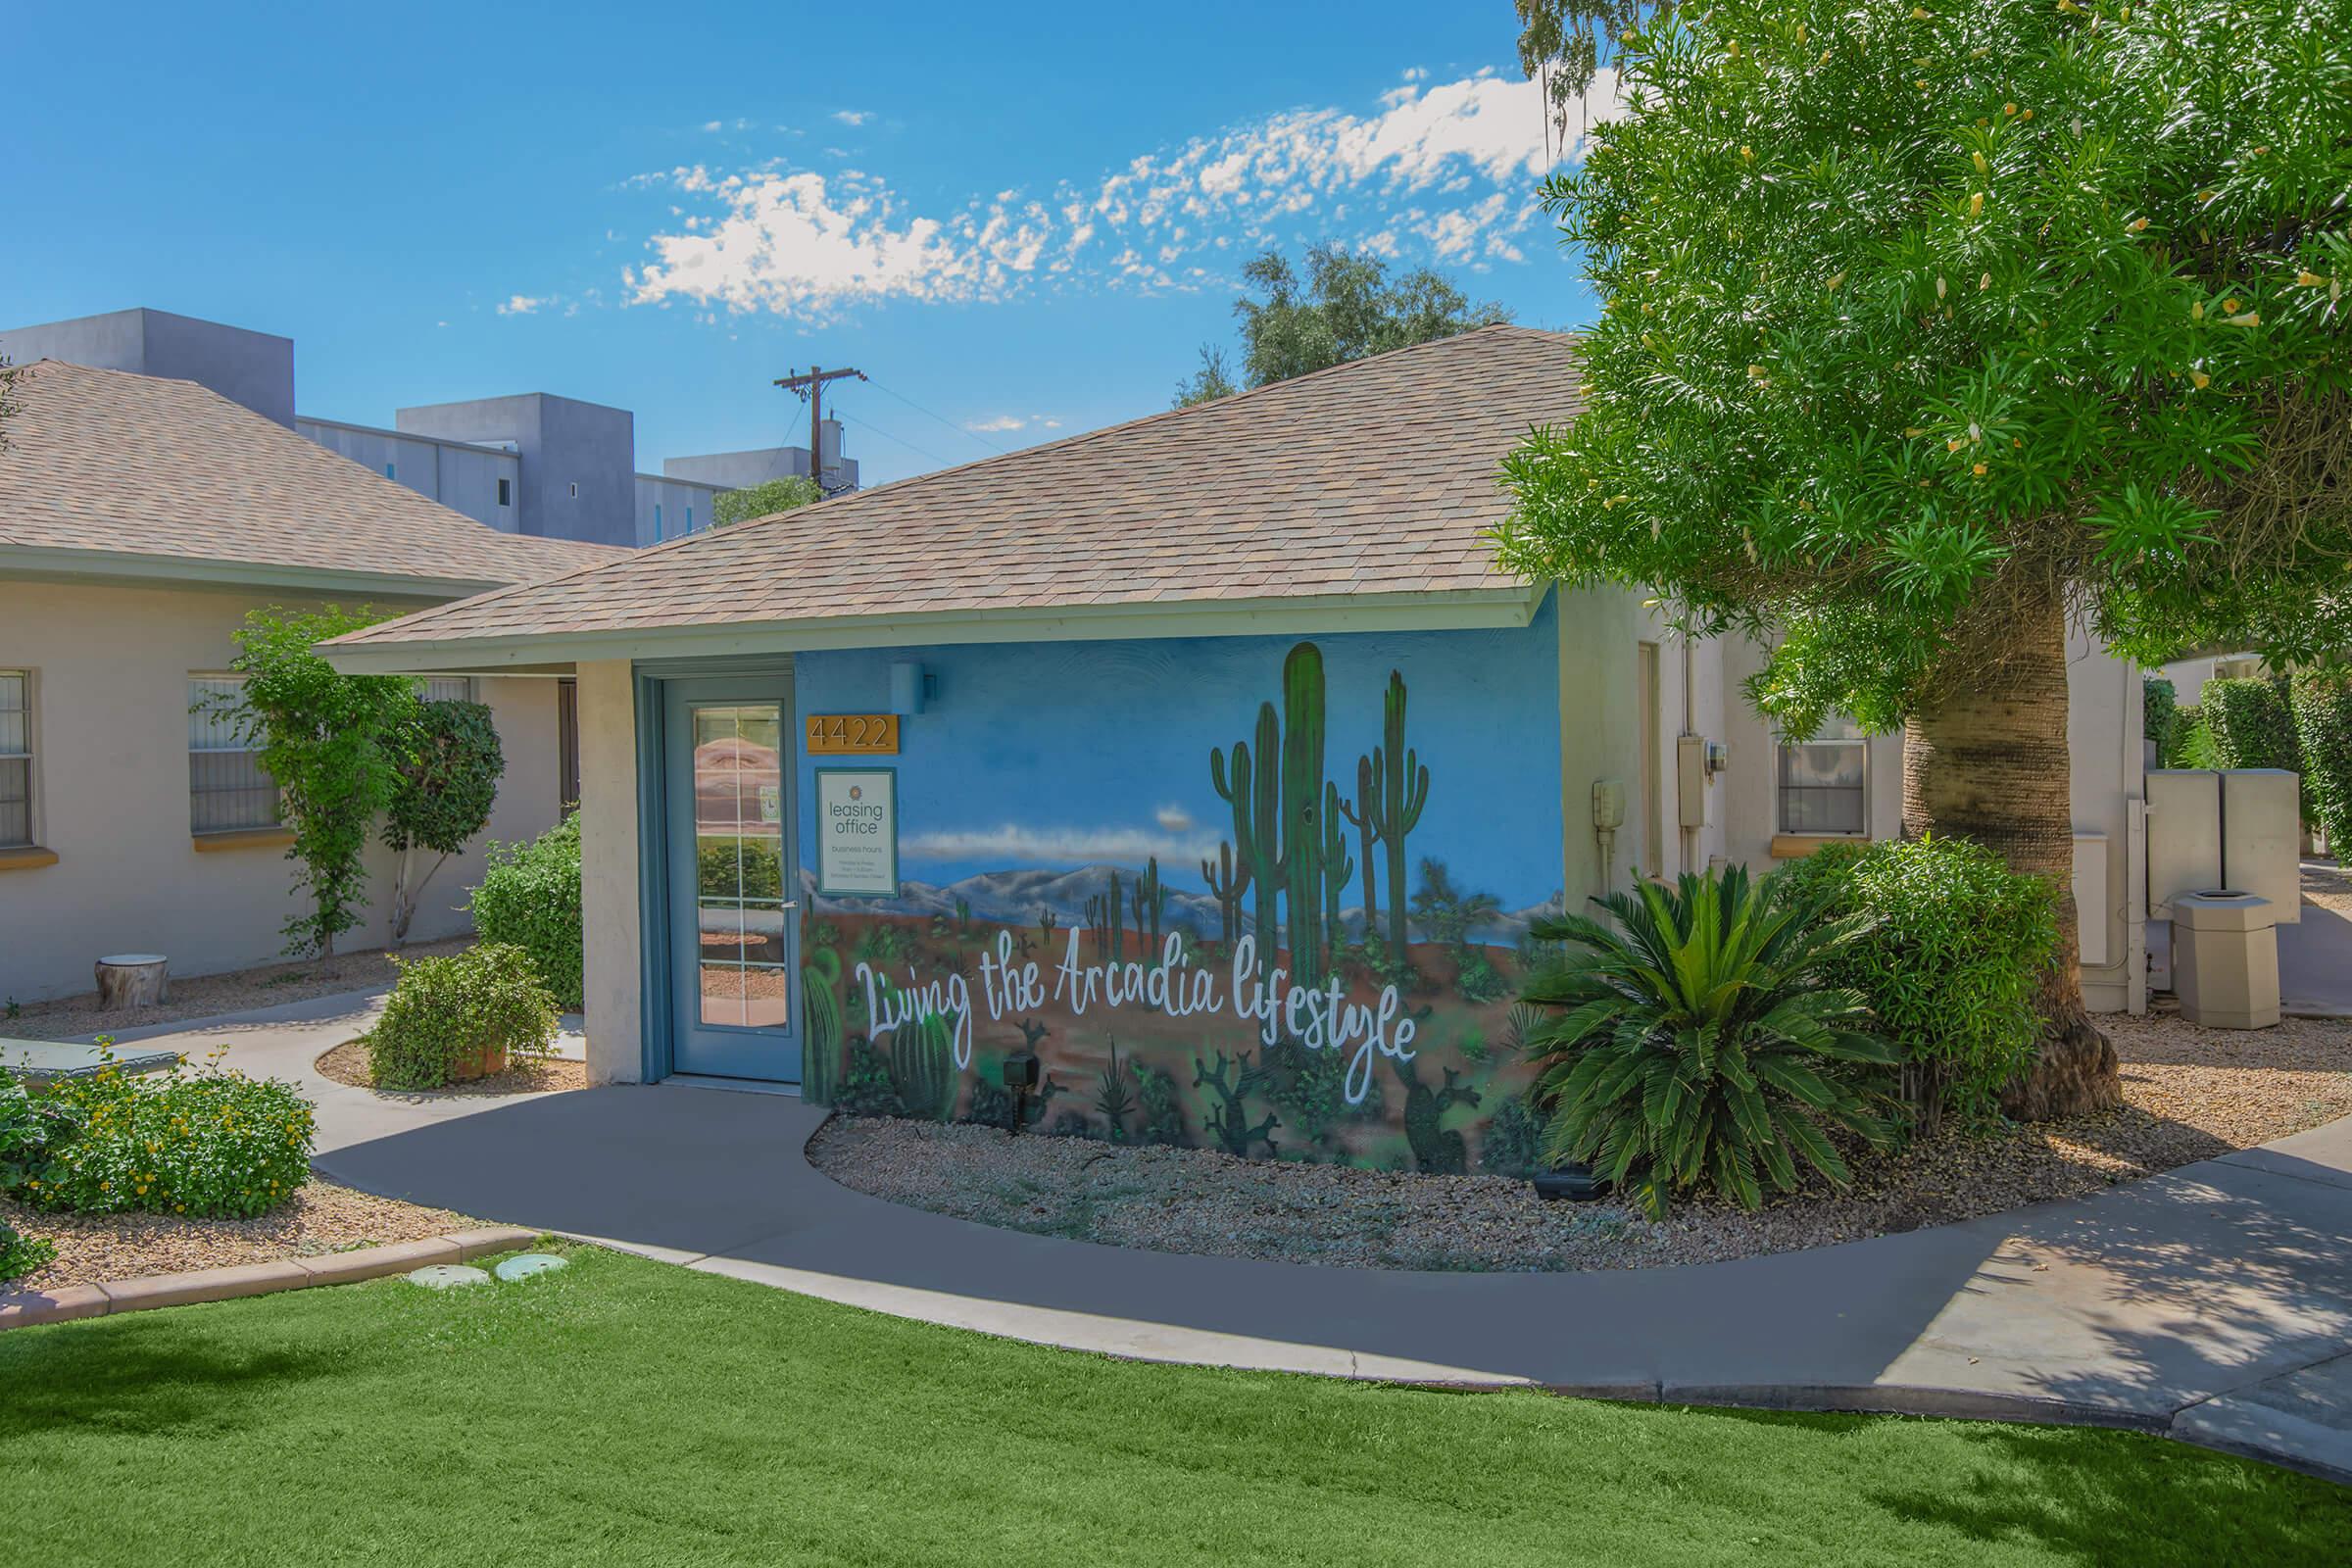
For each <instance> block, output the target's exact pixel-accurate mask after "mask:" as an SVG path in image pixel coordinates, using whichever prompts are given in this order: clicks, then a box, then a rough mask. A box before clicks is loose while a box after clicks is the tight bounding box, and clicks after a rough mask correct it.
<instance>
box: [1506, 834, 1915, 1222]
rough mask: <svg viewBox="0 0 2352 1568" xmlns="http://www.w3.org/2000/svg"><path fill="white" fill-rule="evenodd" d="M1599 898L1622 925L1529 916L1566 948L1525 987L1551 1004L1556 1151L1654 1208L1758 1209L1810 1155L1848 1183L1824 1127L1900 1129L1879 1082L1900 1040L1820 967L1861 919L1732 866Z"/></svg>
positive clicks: (1536, 1031)
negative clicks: (1827, 915) (1675, 1202)
mask: <svg viewBox="0 0 2352 1568" xmlns="http://www.w3.org/2000/svg"><path fill="white" fill-rule="evenodd" d="M1593 902H1594V903H1595V904H1597V905H1598V906H1599V907H1601V908H1602V909H1603V910H1604V911H1606V913H1607V914H1608V915H1609V917H1610V923H1608V924H1603V923H1602V922H1600V921H1598V920H1593V919H1589V918H1586V917H1584V916H1581V915H1569V916H1566V917H1564V918H1561V919H1556V920H1540V921H1537V922H1536V923H1535V925H1534V927H1533V933H1534V935H1536V936H1537V937H1539V938H1542V939H1544V940H1546V941H1555V942H1562V943H1567V944H1569V945H1570V951H1569V954H1568V956H1567V957H1566V958H1565V959H1563V960H1562V961H1561V962H1560V963H1558V964H1556V965H1554V966H1552V967H1551V968H1549V969H1547V970H1545V971H1544V972H1543V973H1542V974H1540V975H1538V976H1537V977H1536V978H1535V979H1534V980H1533V981H1532V982H1531V983H1530V985H1529V987H1528V989H1527V993H1526V1000H1527V1001H1529V1002H1531V1003H1536V1004H1540V1005H1543V1006H1544V1007H1545V1008H1546V1009H1547V1011H1546V1012H1545V1015H1544V1019H1543V1021H1542V1022H1541V1023H1539V1024H1537V1025H1536V1026H1535V1027H1533V1028H1532V1029H1530V1030H1529V1031H1528V1039H1527V1046H1526V1050H1527V1054H1528V1055H1529V1056H1530V1057H1531V1058H1533V1059H1534V1060H1535V1061H1536V1062H1537V1063H1538V1064H1539V1065H1540V1066H1541V1067H1542V1068H1543V1072H1542V1076H1541V1077H1540V1078H1539V1080H1538V1082H1537V1085H1536V1090H1535V1098H1536V1101H1537V1103H1539V1104H1541V1105H1543V1106H1544V1107H1546V1108H1547V1109H1548V1110H1549V1112H1550V1120H1549V1124H1548V1126H1547V1127H1546V1129H1545V1134H1544V1152H1545V1155H1546V1156H1547V1157H1548V1158H1549V1159H1550V1160H1553V1161H1558V1160H1562V1159H1572V1160H1578V1161H1582V1162H1584V1163H1587V1164H1589V1165H1591V1166H1592V1167H1593V1170H1594V1171H1595V1172H1596V1173H1597V1174H1599V1175H1601V1176H1604V1177H1606V1178H1608V1179H1609V1180H1610V1181H1611V1182H1613V1183H1614V1184H1615V1185H1616V1186H1617V1188H1618V1190H1619V1191H1620V1192H1622V1193H1625V1194H1627V1195H1628V1196H1630V1197H1632V1198H1633V1199H1635V1200H1636V1201H1638V1202H1640V1203H1641V1205H1642V1208H1643V1209H1644V1210H1646V1211H1647V1213H1648V1214H1649V1216H1650V1217H1651V1218H1652V1219H1658V1218H1663V1217H1664V1215H1665V1213H1666V1209H1667V1204H1668V1202H1669V1200H1670V1199H1671V1198H1672V1197H1673V1196H1674V1195H1677V1194H1682V1193H1688V1192H1691V1191H1693V1190H1698V1189H1712V1190H1713V1191H1715V1192H1718V1193H1721V1194H1723V1195H1724V1196H1725V1197H1728V1198H1730V1199H1731V1200H1732V1201H1735V1202H1737V1203H1739V1204H1740V1206H1741V1207H1743V1208H1754V1207H1756V1206H1757V1205H1758V1204H1759V1203H1761V1202H1762V1201H1763V1186H1764V1184H1765V1183H1766V1182H1769V1183H1771V1184H1772V1186H1773V1187H1774V1188H1776V1189H1778V1190H1780V1191H1782V1192H1789V1191H1792V1190H1793V1189H1794V1188H1795V1187H1796V1185H1797V1173H1798V1164H1799V1162H1800V1161H1801V1162H1802V1163H1803V1164H1804V1165H1807V1166H1810V1167H1811V1168H1812V1169H1814V1170H1816V1171H1819V1172H1820V1173H1821V1174H1822V1175H1823V1176H1825V1177H1827V1178H1829V1180H1830V1181H1831V1182H1833V1183H1834V1184H1837V1185H1838V1186H1843V1185H1845V1184H1846V1183H1847V1182H1848V1181H1849V1180H1850V1179H1851V1178H1850V1175H1849V1173H1848V1171H1847V1169H1846V1164H1845V1161H1844V1160H1843V1159H1842V1158H1841V1157H1840V1156H1839V1155H1838V1150H1837V1148H1836V1146H1835V1145H1834V1144H1833V1143H1832V1142H1831V1140H1830V1138H1829V1137H1828V1136H1827V1129H1828V1128H1830V1127H1840V1128H1843V1129H1845V1130H1846V1131H1848V1132H1850V1133H1853V1134H1854V1135H1856V1136H1857V1137H1859V1138H1861V1139H1862V1140H1863V1141H1864V1142H1865V1143H1867V1144H1869V1145H1870V1146H1871V1147H1872V1148H1882V1147H1885V1146H1886V1145H1887V1143H1888V1142H1889V1141H1890V1140H1891V1139H1892V1137H1893V1128H1892V1126H1891V1125H1890V1124H1889V1123H1888V1122H1887V1120H1886V1119H1885V1118H1884V1117H1883V1116H1882V1115H1881V1114H1880V1113H1879V1107H1880V1106H1881V1105H1883V1104H1885V1103H1887V1102H1886V1101H1885V1099H1884V1097H1883V1096H1882V1095H1881V1094H1879V1093H1878V1092H1877V1090H1876V1089H1875V1088H1874V1086H1873V1085H1872V1083H1871V1079H1872V1078H1873V1077H1874V1076H1875V1075H1876V1074H1877V1072H1878V1070H1879V1069H1882V1068H1884V1067H1887V1066H1888V1065H1891V1064H1892V1063H1893V1062H1894V1061H1895V1060H1896V1054H1895V1052H1894V1050H1893V1048H1892V1047H1891V1046H1890V1045H1888V1043H1887V1042H1886V1041H1885V1040H1882V1039H1880V1038H1878V1037H1877V1036H1875V1035H1872V1034H1870V1033H1868V1032H1867V1030H1868V1028H1869V1025H1870V1024H1871V1022H1872V1018H1871V1012H1870V1008H1869V1005H1868V1004H1866V1003H1865V1002H1864V1001H1863V999H1862V996H1861V994H1860V993H1859V992H1855V991H1849V990H1844V989H1840V988H1838V987H1835V986H1831V985H1828V984H1826V983H1825V982H1824V981H1823V980H1822V978H1821V969H1822V966H1823V965H1824V964H1825V963H1827V962H1828V961H1829V960H1830V959H1831V958H1832V957H1834V956H1836V955H1837V954H1838V953H1839V952H1840V951H1841V950H1843V949H1844V948H1845V947H1846V946H1847V945H1848V944H1850V943H1852V942H1853V941H1854V940H1855V939H1856V938H1857V937H1859V936H1860V935H1861V934H1862V932H1863V931H1864V930H1865V929H1866V928H1867V921H1866V920H1864V919H1848V920H1838V921H1823V920H1820V919H1818V918H1816V917H1815V916H1814V915H1813V914H1812V913H1811V911H1810V910H1808V909H1805V908H1801V907H1799V908H1790V907H1779V906H1777V905H1776V903H1775V901H1774V900H1772V899H1771V898H1769V897H1767V896H1766V894H1765V893H1764V892H1763V890H1762V888H1761V887H1760V886H1758V885H1757V884H1754V883H1752V882H1750V880H1749V879H1748V875H1747V873H1746V871H1745V870H1743V869H1741V868H1740V867H1737V866H1734V867H1731V868H1730V869H1727V870H1725V871H1723V872H1721V873H1720V874H1718V873H1712V872H1710V873H1709V874H1707V875H1705V876H1689V875H1687V876H1685V877H1683V878H1682V880H1681V882H1680V883H1679V884H1678V885H1676V886H1675V887H1672V888H1667V887H1664V886H1660V885H1658V884H1656V883H1648V882H1645V883H1642V885H1641V886H1640V888H1639V889H1638V891H1636V892H1634V893H1630V894H1629V893H1612V894H1610V895H1608V896H1607V897H1606V898H1601V899H1596V900H1594V901H1593Z"/></svg>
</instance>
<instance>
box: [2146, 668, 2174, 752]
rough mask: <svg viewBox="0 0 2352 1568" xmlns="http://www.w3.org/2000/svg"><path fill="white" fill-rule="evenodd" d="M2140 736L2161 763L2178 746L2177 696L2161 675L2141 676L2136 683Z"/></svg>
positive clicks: (2170, 683) (2170, 684)
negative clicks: (2148, 743)
mask: <svg viewBox="0 0 2352 1568" xmlns="http://www.w3.org/2000/svg"><path fill="white" fill-rule="evenodd" d="M2139 713H2140V733H2141V734H2142V736H2144V737H2145V738H2146V739H2147V740H2148V741H2149V742H2150V743H2151V744H2152V745H2153V746H2154V747H2155V748H2156V756H2157V758H2158V760H2160V761H2161V760H2162V759H2164V758H2167V757H2170V756H2172V755H2173V748H2174V747H2175V746H2177V745H2178V744H2180V739H2179V732H2180V693H2179V692H2178V691H2176V690H2175V689H2174V687H2173V683H2172V682H2171V681H2169V680H2166V679H2165V678H2164V677H2163V676H2162V675H2143V676H2141V677H2140V681H2139Z"/></svg>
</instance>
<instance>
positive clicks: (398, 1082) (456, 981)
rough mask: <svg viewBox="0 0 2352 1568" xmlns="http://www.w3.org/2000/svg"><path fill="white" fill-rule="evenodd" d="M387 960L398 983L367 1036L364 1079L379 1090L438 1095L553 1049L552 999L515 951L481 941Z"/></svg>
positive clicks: (527, 959)
mask: <svg viewBox="0 0 2352 1568" xmlns="http://www.w3.org/2000/svg"><path fill="white" fill-rule="evenodd" d="M392 961H393V962H394V963H395V964H397V965H399V967H400V983H399V984H398V985H396V986H394V987H393V988H392V997H391V1000H390V1001H389V1002H387V1003H385V1004H384V1015H383V1016H382V1017H381V1018H378V1019H377V1020H376V1022H375V1027H374V1028H372V1029H370V1030H368V1075H369V1076H370V1077H372V1078H373V1079H374V1080H375V1086H376V1087H377V1088H378V1089H438V1088H440V1087H441V1086H442V1085H444V1084H447V1083H449V1082H451V1081H453V1080H455V1079H460V1078H475V1077H480V1076H481V1075H482V1074H483V1073H485V1072H495V1071H497V1070H498V1069H499V1068H500V1067H501V1066H503V1065H505V1063H506V1062H507V1060H508V1059H509V1058H511V1057H515V1056H543V1055H545V1054H547V1053H548V1052H549V1051H550V1050H551V1049H553V1047H554V1046H555V1043H556V999H555V998H554V997H552V996H550V995H548V990H547V987H546V986H544V985H542V984H540V983H539V973H538V970H536V969H535V968H533V967H532V964H531V956H530V955H529V954H527V953H525V952H523V951H522V949H520V948H516V947H510V946H508V945H507V944H505V943H499V942H484V943H481V944H480V945H478V946H476V947H472V948H468V949H467V950H466V952H464V953H453V954H450V955H449V956H446V957H439V958H417V959H414V960H408V961H404V960H402V959H399V958H394V959H393V960H392Z"/></svg>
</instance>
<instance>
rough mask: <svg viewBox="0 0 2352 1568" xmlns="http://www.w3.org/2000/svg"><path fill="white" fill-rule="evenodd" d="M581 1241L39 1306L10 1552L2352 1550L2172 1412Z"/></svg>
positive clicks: (1172, 1554)
mask: <svg viewBox="0 0 2352 1568" xmlns="http://www.w3.org/2000/svg"><path fill="white" fill-rule="evenodd" d="M572 1257H573V1265H572V1266H571V1267H570V1268H568V1269H566V1270H564V1271H563V1272H561V1273H558V1274H555V1275H551V1276H544V1277H541V1278H538V1279H534V1280H529V1281H524V1282H519V1283H515V1284H500V1285H492V1286H477V1287H472V1288H470V1289H463V1290H455V1291H449V1292H443V1293H434V1292H428V1291H424V1290H420V1289H418V1288H417V1287H415V1286H412V1285H409V1284H407V1283H405V1282H403V1281H399V1280H386V1281H380V1282H377V1283H374V1284H370V1285H361V1286H348V1287H343V1288H340V1289H333V1290H317V1291H308V1292H301V1293H296V1294H292V1295H286V1296H278V1297H270V1298H265V1299H250V1300H242V1301H228V1302H222V1303H220V1304H217V1305H211V1306H199V1307H183V1308H178V1309H175V1310H171V1311H162V1312H149V1313H142V1314H139V1315H136V1316H125V1317H122V1318H116V1319H97V1320H93V1321H88V1322H81V1323H68V1324H60V1325H56V1326H53V1327H48V1328H37V1329H25V1330H20V1331H17V1332H13V1333H10V1334H7V1335H0V1544H5V1546H6V1548H7V1551H6V1557H7V1560H9V1561H13V1562H22V1563H38V1564H42V1565H44V1568H54V1565H59V1564H67V1563H104V1564H110V1565H112V1564H123V1563H137V1562H155V1563H174V1564H180V1563H232V1562H233V1563H271V1562H300V1563H305V1564H321V1563H344V1562H354V1563H431V1564H441V1563H473V1564H481V1563H504V1562H549V1563H593V1564H597V1565H599V1568H619V1565H626V1564H639V1563H660V1564H672V1563H679V1564H687V1563H691V1564H710V1563H760V1564H773V1563H799V1562H812V1563H921V1564H936V1563H967V1562H968V1563H989V1564H999V1563H1027V1562H1051V1563H1083V1564H1094V1563H1149V1564H1155V1565H1157V1564H1177V1563H1218V1564H1235V1563H1255V1562H1299V1563H1324V1562H1329V1563H1345V1564H1349V1565H1358V1564H1377V1563H1400V1564H1414V1565H1439V1564H1453V1563H1466V1564H1480V1565H1489V1564H1506V1563H1542V1564H1548V1565H1558V1564H1577V1563H1602V1564H1607V1565H1609V1568H1642V1565H1648V1564H1675V1565H1686V1564H1705V1563H1739V1564H1752V1563H1801V1564H1806V1565H1808V1568H1824V1565H1831V1564H1842V1563H1856V1564H1859V1563H1872V1564H1878V1563H1888V1562H1900V1563H1905V1564H1929V1563H1965V1564H1968V1565H1970V1568H1992V1565H1996V1564H2011V1563H2049V1562H2063V1563H2131V1564H2161V1563H2182V1564H2191V1563H2193V1564H2220V1563H2265V1564H2276V1563H2301V1562H2310V1563H2336V1564H2340V1563H2342V1562H2344V1561H2346V1560H2348V1558H2352V1492H2347V1491H2345V1490H2343V1489H2338V1488H2335V1487H2331V1486H2329V1485H2327V1484H2326V1483H2324V1482H2320V1481H2315V1480H2311V1479H2308V1478H2305V1477H2302V1476H2297V1475H2291V1474H2288V1473H2286V1472H2284V1471H2279V1470H2275V1469H2271V1468H2268V1467H2266V1466H2263V1465H2258V1464H2254V1463H2251V1462H2247V1461H2241V1460H2237V1459H2232V1458H2228V1457H2224V1456H2222V1455H2218V1454H2212V1453H2207V1452H2203V1451H2201V1450H2198V1449H2194V1448H2188V1447H2183V1446H2179V1445H2176V1444H2171V1443H2167V1442H2164V1441H2162V1440H2159V1439H2156V1438H2151V1437H2146V1436H2141V1435H2137V1434H2131V1433H2123V1432H2109V1431H2094V1430H2085V1429H2080V1428H2039V1427H2021V1426H1997V1425H1988V1424H1977V1423H1960V1422H1948V1423H1947V1422H1931V1421H1920V1420H1912V1419H1904V1418H1893V1417H1849V1416H1779V1415H1761V1414H1754V1413H1742V1412H1737V1411H1724V1410H1690V1409H1672V1408H1666V1409H1661V1408H1657V1407H1652V1406H1636V1405H1617V1404H1601V1403H1592V1402H1587V1401H1580V1400H1571V1399H1563V1398H1556V1397H1550V1396H1546V1395H1541V1394H1533V1393H1494V1394H1475V1395H1464V1394H1442V1393H1430V1392H1425V1391H1418V1390H1410V1389H1396V1388H1379V1387H1370V1386H1364V1385H1350V1384H1342V1383H1333V1382H1323V1381H1317V1380H1313V1379H1307V1378H1298V1377H1286V1376H1278V1375H1271V1374H1262V1373H1242V1372H1219V1371H1203V1370H1195V1369H1190V1368H1175V1367H1160V1366H1147V1365H1138V1364H1132V1363H1124V1362H1115V1361H1109V1360H1104V1359H1101V1358H1099V1357H1095V1356H1088V1355H1076V1354H1069V1353H1064V1352H1060V1351H1054V1350H1048V1349H1040V1348H1034V1347H1030V1346H1025V1345H1016V1344H1011V1343H1007V1342H1004V1341H999V1340H992V1339H987V1338H984V1337H982V1336H979V1335H974V1334H966V1333H961V1332H957V1331H955V1330H949V1329H940V1328H933V1327H930V1326H928V1325H924V1324H918V1323H909V1322H904V1321H900V1320H898V1319H893V1318H887V1317H880V1316H875V1315H871V1314H868V1313H864V1312H859V1311H857V1310H854V1309H851V1308H847V1307H841V1306H835V1305H832V1304H830V1303H827V1302H823V1301H816V1300H810V1299H805V1298H801V1297H796V1296H790V1295H787V1294H785V1293H782V1292H779V1291H774V1290H769V1289H766V1288H764V1287H761V1286H757V1285H750V1284H744V1283H741V1282H738V1281H734V1280H727V1279H720V1278H715V1277H712V1276H710V1275H704V1274H697V1273H692V1272H689V1271H687V1270H684V1269H678V1268H673V1267H669V1266H666V1265H662V1264H657V1263H650V1262H646V1261H643V1260H640V1259H637V1258H631V1257H625V1256H621V1255H618V1254H614V1253H610V1252H603V1251H597V1250H586V1249H582V1250H575V1251H574V1252H573V1253H572ZM1463 1332H1464V1334H1465V1335H1470V1336H1475V1335H1476V1333H1477V1325H1476V1324H1474V1323H1469V1324H1464V1325H1463ZM1561 1332H1563V1333H1573V1332H1575V1329H1574V1326H1573V1325H1568V1324H1563V1325H1562V1327H1561Z"/></svg>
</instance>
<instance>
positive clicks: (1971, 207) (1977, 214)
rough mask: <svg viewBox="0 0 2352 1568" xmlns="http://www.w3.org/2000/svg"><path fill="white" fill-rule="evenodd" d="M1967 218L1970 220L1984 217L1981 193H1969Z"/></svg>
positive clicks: (1983, 202) (1983, 195)
mask: <svg viewBox="0 0 2352 1568" xmlns="http://www.w3.org/2000/svg"><path fill="white" fill-rule="evenodd" d="M1968 216H1969V217H1971V218H1983V217H1984V216H1985V193H1984V192H1983V191H1981V190H1980V191H1974V192H1971V193H1970V195H1969V198H1968Z"/></svg>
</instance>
